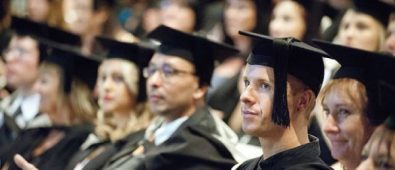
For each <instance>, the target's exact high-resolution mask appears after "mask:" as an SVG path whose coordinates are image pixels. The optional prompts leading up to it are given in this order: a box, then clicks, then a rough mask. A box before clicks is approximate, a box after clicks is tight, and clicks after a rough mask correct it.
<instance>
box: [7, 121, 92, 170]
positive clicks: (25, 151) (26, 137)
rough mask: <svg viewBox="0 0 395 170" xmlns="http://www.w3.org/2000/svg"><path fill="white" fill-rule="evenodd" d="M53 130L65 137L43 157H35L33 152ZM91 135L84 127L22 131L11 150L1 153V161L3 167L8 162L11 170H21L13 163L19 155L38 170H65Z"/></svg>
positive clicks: (58, 127) (59, 127)
mask: <svg viewBox="0 0 395 170" xmlns="http://www.w3.org/2000/svg"><path fill="white" fill-rule="evenodd" d="M52 130H59V131H63V132H64V133H65V136H64V137H63V139H61V140H60V141H59V142H58V143H57V144H56V145H54V146H53V147H52V148H50V149H48V150H47V151H45V152H44V153H43V154H42V155H40V156H38V157H33V156H32V152H33V150H34V149H35V148H36V147H37V146H38V145H39V144H41V143H42V141H43V140H44V139H45V138H46V137H47V136H48V134H49V133H50V132H51V131H52ZM89 133H90V131H89V129H88V128H86V127H82V126H79V127H64V126H57V127H43V128H32V129H27V130H22V131H21V133H20V135H19V136H18V137H17V139H16V140H15V141H14V142H13V143H12V144H11V145H10V148H9V149H8V150H7V151H5V153H0V160H2V162H3V163H2V165H1V166H3V165H4V162H7V163H8V164H9V169H10V170H13V169H19V168H18V167H17V166H16V165H15V163H14V161H13V157H14V155H15V154H17V153H18V154H20V155H22V156H23V157H24V158H25V159H26V160H27V161H29V162H30V163H32V164H33V165H34V166H36V167H37V168H38V169H43V170H45V169H56V170H62V169H65V167H66V165H67V163H68V161H69V159H70V158H71V156H72V155H73V154H74V153H75V152H77V151H78V149H79V148H80V146H81V144H82V143H83V142H84V141H85V140H86V138H87V136H88V134H89Z"/></svg>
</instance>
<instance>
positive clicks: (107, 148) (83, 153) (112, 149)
mask: <svg viewBox="0 0 395 170" xmlns="http://www.w3.org/2000/svg"><path fill="white" fill-rule="evenodd" d="M143 138H144V130H140V131H137V132H134V133H131V134H130V135H128V136H127V137H126V138H124V139H121V140H119V141H117V142H115V143H111V142H110V141H103V142H100V143H97V144H94V145H91V146H89V147H88V148H87V149H85V150H80V151H79V152H77V153H76V154H74V156H73V157H72V159H71V160H70V162H69V163H68V165H67V168H66V169H67V170H73V169H74V168H75V167H76V166H77V164H78V163H80V162H82V161H83V160H84V159H85V158H86V157H88V156H89V154H91V153H92V152H94V151H95V150H96V149H98V148H99V147H103V148H104V151H103V152H101V153H99V154H98V155H97V156H95V157H93V158H92V159H91V160H89V161H88V162H87V163H86V165H85V166H84V167H83V168H82V170H95V169H102V168H103V167H104V165H105V163H106V162H107V161H108V160H110V158H112V156H114V155H115V154H117V153H118V152H120V150H121V149H122V148H123V147H126V146H127V145H134V144H136V143H137V141H135V140H136V139H138V141H139V140H141V139H143Z"/></svg>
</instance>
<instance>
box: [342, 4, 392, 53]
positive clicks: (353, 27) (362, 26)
mask: <svg viewBox="0 0 395 170" xmlns="http://www.w3.org/2000/svg"><path fill="white" fill-rule="evenodd" d="M382 36H384V28H383V26H382V25H381V24H380V23H379V22H378V21H377V20H376V19H374V18H373V17H372V16H370V15H367V14H364V13H358V12H355V11H353V10H352V9H350V10H348V11H347V12H346V14H345V15H344V17H343V19H342V21H341V24H340V27H339V32H338V35H337V42H338V43H339V44H341V45H345V46H348V47H354V48H357V49H363V50H367V51H379V50H381V48H382V47H381V42H380V37H382Z"/></svg>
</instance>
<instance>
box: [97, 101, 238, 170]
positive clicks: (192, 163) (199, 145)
mask: <svg viewBox="0 0 395 170" xmlns="http://www.w3.org/2000/svg"><path fill="white" fill-rule="evenodd" d="M215 133H216V127H215V123H214V120H213V117H212V115H211V113H210V112H209V111H208V108H207V107H203V108H201V109H199V110H198V111H197V112H195V113H194V114H193V115H192V116H191V117H190V118H189V119H188V120H186V121H185V122H184V123H183V124H182V125H180V127H179V128H178V129H177V130H176V131H175V132H174V133H173V134H172V135H171V137H170V138H169V139H168V140H166V141H165V142H164V143H162V144H160V145H158V146H155V145H154V144H153V143H151V142H148V141H147V140H143V141H140V142H138V143H139V144H143V145H144V154H142V155H139V156H131V153H132V152H133V151H134V149H136V148H137V145H131V147H130V148H126V152H124V155H123V156H120V155H117V156H118V157H117V159H116V160H110V162H109V163H108V164H107V165H106V167H105V168H104V169H130V170H133V169H137V170H146V169H149V170H156V169H158V170H159V169H160V170H162V169H171V170H177V169H180V170H181V169H182V170H184V169H189V170H193V169H196V170H202V169H204V170H210V169H213V170H214V169H215V170H221V169H226V170H228V169H230V168H231V167H232V166H233V165H234V164H235V163H236V161H235V160H234V158H233V156H232V155H231V153H230V152H229V151H228V149H227V148H226V147H225V146H224V145H223V144H222V143H221V142H220V141H219V140H217V139H216V138H214V137H213V134H215Z"/></svg>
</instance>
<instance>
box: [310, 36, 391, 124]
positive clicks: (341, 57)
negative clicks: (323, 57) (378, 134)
mask: <svg viewBox="0 0 395 170" xmlns="http://www.w3.org/2000/svg"><path fill="white" fill-rule="evenodd" d="M313 42H314V43H315V44H317V45H318V46H319V47H320V48H321V49H323V50H324V51H326V52H327V53H328V54H329V55H330V58H332V59H335V60H337V61H338V62H339V63H340V65H341V67H340V69H339V70H338V71H337V72H336V74H335V76H334V79H338V78H352V79H355V80H357V81H359V82H361V83H362V84H364V85H365V88H366V91H367V95H368V106H367V117H368V119H369V122H370V123H371V124H373V125H378V124H381V123H383V121H384V120H385V118H386V117H387V116H388V115H389V113H390V112H392V111H395V110H393V109H392V107H393V106H394V104H395V101H393V96H395V77H394V75H395V60H394V58H393V57H391V56H390V55H386V54H381V53H375V52H369V51H365V50H360V49H355V48H352V47H346V46H341V45H336V44H332V43H329V42H324V41H320V40H313Z"/></svg>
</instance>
